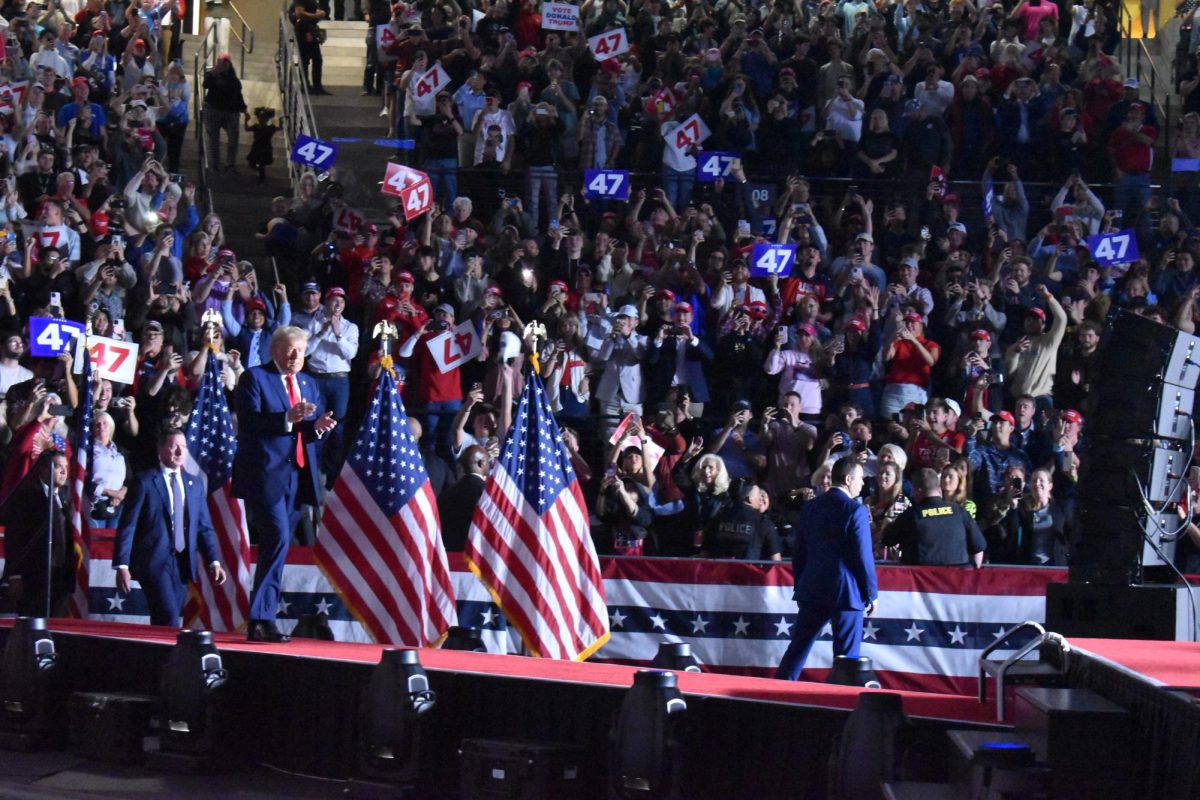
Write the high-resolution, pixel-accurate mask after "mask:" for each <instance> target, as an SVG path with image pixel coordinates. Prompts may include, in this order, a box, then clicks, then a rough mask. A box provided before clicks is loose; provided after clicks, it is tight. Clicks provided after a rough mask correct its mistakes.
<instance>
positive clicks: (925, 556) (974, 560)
mask: <svg viewBox="0 0 1200 800" xmlns="http://www.w3.org/2000/svg"><path fill="white" fill-rule="evenodd" d="M913 493H914V494H915V496H916V502H915V503H914V504H913V505H912V507H911V508H909V509H908V510H907V511H905V512H904V513H903V514H901V515H900V516H899V517H897V518H896V521H895V522H893V523H892V524H891V525H889V526H888V529H887V532H886V533H885V534H884V539H885V541H884V544H885V545H887V546H889V547H899V548H900V560H901V561H902V562H904V563H905V564H927V565H942V566H965V565H967V564H974V565H975V566H976V567H981V566H983V551H984V550H985V549H987V544H986V542H985V541H984V538H983V533H982V532H981V531H980V530H979V526H978V525H976V524H975V520H973V519H971V516H970V515H969V514H968V513H967V512H966V511H965V510H964V509H963V508H962V507H961V506H959V505H958V504H956V503H951V502H950V501H948V500H944V499H942V487H941V479H940V478H939V476H938V474H937V473H936V472H934V471H933V470H931V469H920V470H917V474H916V475H915V476H914V477H913Z"/></svg>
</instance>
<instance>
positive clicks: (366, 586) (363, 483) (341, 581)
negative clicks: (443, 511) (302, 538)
mask: <svg viewBox="0 0 1200 800" xmlns="http://www.w3.org/2000/svg"><path fill="white" fill-rule="evenodd" d="M350 452H351V455H350V457H349V458H347V459H346V464H345V466H343V467H342V472H341V474H340V475H339V476H338V479H337V483H335V484H334V487H333V489H332V490H331V491H330V493H329V496H328V497H327V499H326V502H325V511H324V513H323V514H322V515H321V525H320V529H319V531H318V533H317V544H316V547H315V548H314V552H313V557H314V559H315V560H316V562H317V564H318V565H319V566H320V567H321V569H322V570H323V571H324V572H325V574H326V575H327V576H328V577H329V581H330V583H332V584H333V586H334V588H336V589H337V592H338V595H339V596H340V597H341V598H342V601H343V602H344V603H345V604H346V606H347V608H348V609H349V610H350V612H351V613H352V614H353V615H354V617H355V618H356V619H358V620H359V622H361V623H362V625H363V627H365V628H366V629H367V631H369V632H370V634H371V636H372V638H374V640H375V641H377V642H379V643H381V644H401V645H408V646H411V647H424V646H428V645H432V644H436V643H439V642H440V641H441V640H442V639H443V638H444V637H445V634H446V631H447V630H449V628H450V626H451V625H455V624H457V621H458V616H457V613H456V611H455V606H454V588H453V586H452V585H451V582H450V568H449V566H448V565H447V562H446V549H445V547H444V546H443V544H442V528H441V521H440V519H439V518H438V510H437V498H436V497H435V496H434V493H433V488H432V486H431V485H430V483H429V475H428V474H427V473H426V471H425V463H424V461H422V459H421V452H420V450H419V449H418V447H417V442H416V440H415V439H414V438H413V436H412V433H411V432H410V431H409V427H408V417H407V415H406V414H405V412H404V404H403V402H401V400H400V394H399V392H398V391H397V389H396V381H395V377H394V375H393V373H392V370H391V369H390V368H387V369H384V370H383V371H382V372H381V373H380V376H379V381H378V382H377V383H376V386H375V395H374V397H372V398H371V404H370V407H369V409H368V412H367V416H366V417H365V418H364V419H363V423H362V428H361V429H360V430H359V434H358V438H357V439H356V441H355V442H354V445H353V447H352V448H351V451H350Z"/></svg>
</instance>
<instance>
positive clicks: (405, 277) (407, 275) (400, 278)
mask: <svg viewBox="0 0 1200 800" xmlns="http://www.w3.org/2000/svg"><path fill="white" fill-rule="evenodd" d="M396 283H416V281H414V280H413V274H412V273H411V272H408V271H407V270H406V271H404V272H401V273H400V274H399V275H397V276H396Z"/></svg>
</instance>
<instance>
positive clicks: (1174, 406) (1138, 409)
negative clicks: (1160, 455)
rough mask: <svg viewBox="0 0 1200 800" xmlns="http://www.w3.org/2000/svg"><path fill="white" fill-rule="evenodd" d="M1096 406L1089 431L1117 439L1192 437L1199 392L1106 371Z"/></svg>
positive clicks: (1096, 388) (1099, 385)
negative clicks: (1193, 419) (1192, 420)
mask: <svg viewBox="0 0 1200 800" xmlns="http://www.w3.org/2000/svg"><path fill="white" fill-rule="evenodd" d="M1094 391H1095V392H1096V408H1095V411H1094V412H1092V413H1091V414H1090V415H1089V417H1088V430H1089V432H1090V433H1092V434H1093V435H1096V436H1112V437H1117V438H1145V437H1147V436H1158V437H1162V438H1166V439H1188V438H1189V437H1190V436H1191V432H1192V426H1191V417H1192V411H1193V410H1194V407H1195V404H1196V393H1195V391H1194V390H1192V389H1185V388H1184V387H1182V386H1175V385H1174V384H1170V383H1158V382H1149V381H1147V380H1146V379H1144V378H1140V377H1137V376H1134V375H1125V374H1121V373H1120V372H1117V373H1111V372H1109V373H1102V377H1100V379H1099V380H1097V382H1096V386H1095V389H1094Z"/></svg>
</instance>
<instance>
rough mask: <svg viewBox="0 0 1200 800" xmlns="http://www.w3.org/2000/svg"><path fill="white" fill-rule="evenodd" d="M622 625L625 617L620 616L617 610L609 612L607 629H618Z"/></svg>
mask: <svg viewBox="0 0 1200 800" xmlns="http://www.w3.org/2000/svg"><path fill="white" fill-rule="evenodd" d="M624 624H625V615H624V614H622V613H621V612H620V610H619V609H618V610H616V611H613V612H611V613H610V614H609V615H608V627H609V628H620V627H622V626H623V625H624Z"/></svg>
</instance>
